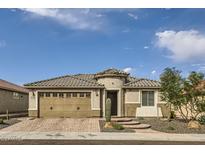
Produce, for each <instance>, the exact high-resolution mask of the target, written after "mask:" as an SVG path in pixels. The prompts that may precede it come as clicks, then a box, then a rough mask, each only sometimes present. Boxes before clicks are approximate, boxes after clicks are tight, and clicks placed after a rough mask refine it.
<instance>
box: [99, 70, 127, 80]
mask: <svg viewBox="0 0 205 154" xmlns="http://www.w3.org/2000/svg"><path fill="white" fill-rule="evenodd" d="M128 75H129V73H127V72H125V71H122V70H118V69H115V68H109V69H106V70H104V71H102V72H98V73H96V74H95V78H99V77H107V76H123V77H126V76H128Z"/></svg>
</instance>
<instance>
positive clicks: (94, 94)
mask: <svg viewBox="0 0 205 154" xmlns="http://www.w3.org/2000/svg"><path fill="white" fill-rule="evenodd" d="M38 92H91V110H92V113H93V114H94V115H96V114H97V115H98V113H99V112H100V90H99V89H44V90H42V89H35V90H33V91H30V92H29V116H34V117H35V116H37V114H38Z"/></svg>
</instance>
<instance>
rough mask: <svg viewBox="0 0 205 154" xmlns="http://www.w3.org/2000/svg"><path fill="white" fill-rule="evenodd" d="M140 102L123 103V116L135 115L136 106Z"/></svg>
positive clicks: (138, 105)
mask: <svg viewBox="0 0 205 154" xmlns="http://www.w3.org/2000/svg"><path fill="white" fill-rule="evenodd" d="M140 106H141V104H132V103H129V104H125V116H126V117H136V112H137V108H138V107H140Z"/></svg>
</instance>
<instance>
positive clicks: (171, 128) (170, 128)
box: [167, 126, 175, 130]
mask: <svg viewBox="0 0 205 154" xmlns="http://www.w3.org/2000/svg"><path fill="white" fill-rule="evenodd" d="M167 129H168V130H175V128H174V127H172V126H169V127H167Z"/></svg>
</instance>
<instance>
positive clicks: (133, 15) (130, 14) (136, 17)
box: [127, 13, 138, 20]
mask: <svg viewBox="0 0 205 154" xmlns="http://www.w3.org/2000/svg"><path fill="white" fill-rule="evenodd" d="M127 15H128V16H130V17H131V18H133V19H135V20H138V16H137V15H135V14H133V13H128V14H127Z"/></svg>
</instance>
